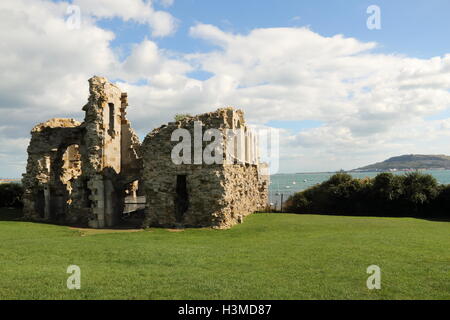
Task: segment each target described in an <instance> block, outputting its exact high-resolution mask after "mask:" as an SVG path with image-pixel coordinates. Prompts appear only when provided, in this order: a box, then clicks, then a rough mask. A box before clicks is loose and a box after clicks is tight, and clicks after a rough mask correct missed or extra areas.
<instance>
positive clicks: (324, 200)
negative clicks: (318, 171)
mask: <svg viewBox="0 0 450 320" xmlns="http://www.w3.org/2000/svg"><path fill="white" fill-rule="evenodd" d="M449 208H450V187H442V186H439V185H438V183H437V181H436V179H435V178H434V177H433V176H431V175H428V174H422V173H419V172H413V173H408V174H406V175H404V176H400V175H394V174H392V173H381V174H378V175H377V176H376V177H375V178H373V179H370V178H365V179H354V178H353V177H352V176H351V175H349V174H347V173H342V172H340V173H337V174H335V175H333V176H331V177H330V178H329V179H328V180H327V181H324V182H323V183H321V184H319V185H316V186H314V187H311V188H308V189H306V190H304V191H302V192H299V193H296V194H294V195H292V196H291V197H290V198H289V199H288V201H287V203H286V209H287V210H288V211H291V212H294V213H313V214H345V215H363V214H364V215H375V216H378V215H384V216H386V215H388V216H411V215H413V216H429V217H431V216H436V215H438V214H440V213H441V214H448V212H449V211H450V210H448V209H449Z"/></svg>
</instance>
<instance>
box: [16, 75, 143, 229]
mask: <svg viewBox="0 0 450 320" xmlns="http://www.w3.org/2000/svg"><path fill="white" fill-rule="evenodd" d="M89 91H90V95H89V99H88V103H87V104H86V105H85V106H84V107H83V110H84V111H85V119H84V122H83V123H79V122H77V121H75V120H72V119H52V120H49V121H47V122H45V123H42V124H39V125H37V126H36V127H35V128H34V129H33V130H32V138H31V141H30V146H29V148H28V164H27V172H26V174H25V175H24V179H23V183H24V187H25V194H24V202H25V209H24V211H25V215H26V216H27V217H29V218H31V219H45V220H58V221H62V222H68V223H82V224H88V225H89V226H91V227H95V228H102V227H110V226H113V225H116V224H117V223H118V222H119V219H120V215H121V214H122V208H123V206H124V196H125V189H126V188H127V187H128V186H129V185H131V186H133V188H135V185H136V180H138V179H139V175H140V171H141V166H142V162H141V159H140V151H139V148H140V144H139V140H138V138H137V136H136V135H135V133H134V131H133V130H132V129H131V127H130V124H129V122H128V120H127V119H126V117H125V115H126V112H125V109H126V107H127V105H128V103H127V96H126V93H122V92H121V91H120V89H119V88H118V87H117V86H115V85H113V84H111V83H109V82H108V81H107V80H106V79H105V78H101V77H93V78H91V79H89ZM122 130H124V134H123V135H122Z"/></svg>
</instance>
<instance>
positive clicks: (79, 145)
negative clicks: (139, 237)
mask: <svg viewBox="0 0 450 320" xmlns="http://www.w3.org/2000/svg"><path fill="white" fill-rule="evenodd" d="M89 91H90V95H89V99H88V102H87V104H86V105H85V106H84V107H83V111H85V118H84V121H83V122H82V123H80V122H77V121H76V120H73V119H51V120H49V121H47V122H44V123H41V124H39V125H37V126H35V127H34V128H33V130H32V132H31V141H30V145H29V147H28V163H27V171H26V173H25V174H24V176H23V185H24V190H25V193H24V213H25V216H26V217H28V218H29V219H33V220H45V221H57V222H61V223H70V224H81V225H87V226H90V227H93V228H105V227H112V226H115V225H117V224H119V223H120V222H121V219H122V218H123V213H124V206H125V201H124V200H125V197H126V196H127V195H134V196H136V194H137V193H138V192H139V194H140V195H142V194H143V195H145V198H146V212H145V220H144V226H169V227H171V226H185V227H215V228H228V227H230V226H232V225H234V224H236V223H240V222H242V221H243V218H244V217H245V216H246V215H248V214H250V213H252V212H254V211H256V210H259V209H262V208H264V207H265V205H266V203H267V189H268V177H267V175H265V174H264V172H262V170H261V169H262V168H263V165H262V164H261V163H259V155H258V147H257V146H258V143H257V140H256V136H255V135H254V133H253V132H252V131H251V130H250V129H249V128H248V126H247V125H246V124H245V119H244V115H243V112H242V111H240V110H236V109H234V108H223V109H219V110H217V111H216V112H211V113H205V114H202V115H198V116H196V117H186V118H184V119H182V120H180V121H178V122H171V123H169V124H167V125H164V126H161V127H160V128H157V129H155V130H153V131H152V132H151V133H150V134H148V135H147V137H146V139H145V141H144V143H143V145H142V146H141V144H140V142H139V139H138V137H137V136H136V134H135V132H134V130H133V129H132V128H131V124H130V122H129V121H128V120H127V118H126V109H127V106H128V100H127V98H128V97H127V94H126V93H124V92H121V90H120V89H119V88H118V87H117V86H115V85H114V84H112V83H110V82H108V81H107V80H106V79H105V78H102V77H93V78H91V79H89ZM178 129H180V130H181V135H178V136H174V132H175V131H176V132H178V133H180V131H177V130H178ZM199 150H200V151H199ZM174 155H175V156H176V158H177V160H174ZM180 159H181V160H180ZM142 190H143V191H142Z"/></svg>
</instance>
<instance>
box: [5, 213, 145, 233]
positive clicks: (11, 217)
mask: <svg viewBox="0 0 450 320" xmlns="http://www.w3.org/2000/svg"><path fill="white" fill-rule="evenodd" d="M2 221H17V222H30V223H35V224H44V225H54V226H66V227H71V228H79V229H85V228H86V225H81V224H68V223H58V222H55V221H44V220H42V221H32V220H28V219H25V218H24V216H23V212H22V210H21V209H17V208H0V222H2ZM108 229H109V230H135V229H141V222H140V221H122V222H121V223H120V224H118V225H117V226H114V227H108Z"/></svg>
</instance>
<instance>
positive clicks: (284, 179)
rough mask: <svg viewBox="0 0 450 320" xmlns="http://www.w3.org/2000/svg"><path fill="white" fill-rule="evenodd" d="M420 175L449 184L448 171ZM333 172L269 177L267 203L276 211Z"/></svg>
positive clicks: (361, 174)
mask: <svg viewBox="0 0 450 320" xmlns="http://www.w3.org/2000/svg"><path fill="white" fill-rule="evenodd" d="M420 172H421V173H425V174H431V175H432V176H433V177H435V178H436V180H437V181H438V183H440V184H450V170H420ZM348 173H349V174H350V175H352V176H353V177H354V178H365V177H369V178H373V177H375V176H376V175H377V174H379V173H380V172H348ZM406 173H407V171H395V172H393V174H396V175H402V174H406ZM333 174H335V172H320V173H280V174H275V175H271V176H270V186H269V202H270V203H271V206H273V207H274V208H276V209H277V210H279V209H281V203H282V202H284V201H286V200H287V198H289V196H290V195H292V194H294V193H297V192H300V191H303V190H305V189H307V188H309V187H312V186H314V185H316V184H319V183H322V182H324V181H325V180H327V179H328V178H330V177H331V176H332V175H333Z"/></svg>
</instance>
